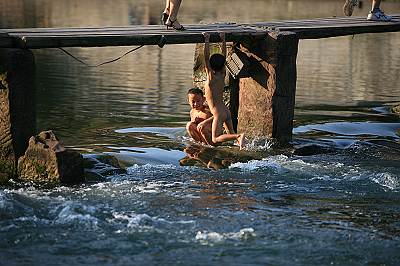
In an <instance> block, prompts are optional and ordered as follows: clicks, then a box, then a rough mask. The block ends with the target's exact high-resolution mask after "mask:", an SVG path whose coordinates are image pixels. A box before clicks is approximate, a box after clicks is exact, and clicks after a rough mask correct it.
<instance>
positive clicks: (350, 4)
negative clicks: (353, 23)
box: [343, 0, 357, 17]
mask: <svg viewBox="0 0 400 266" xmlns="http://www.w3.org/2000/svg"><path fill="white" fill-rule="evenodd" d="M356 5H357V0H346V3H344V6H343V13H344V14H345V15H346V16H348V17H350V16H351V15H353V11H354V7H355V6H356Z"/></svg>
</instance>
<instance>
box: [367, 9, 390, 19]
mask: <svg viewBox="0 0 400 266" xmlns="http://www.w3.org/2000/svg"><path fill="white" fill-rule="evenodd" d="M367 19H368V20H374V21H389V20H391V19H392V16H388V15H385V13H383V11H382V10H380V9H379V11H378V12H372V11H371V12H369V13H368V16H367Z"/></svg>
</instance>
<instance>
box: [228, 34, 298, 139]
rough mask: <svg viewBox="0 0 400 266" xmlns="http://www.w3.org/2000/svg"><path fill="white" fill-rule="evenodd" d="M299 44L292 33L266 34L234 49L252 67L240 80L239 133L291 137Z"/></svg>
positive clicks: (242, 43) (282, 137)
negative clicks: (244, 57) (244, 56)
mask: <svg viewBox="0 0 400 266" xmlns="http://www.w3.org/2000/svg"><path fill="white" fill-rule="evenodd" d="M298 41H299V39H298V37H297V35H296V34H295V33H292V32H276V31H269V33H268V35H267V37H266V38H265V39H264V40H262V41H247V42H241V43H240V44H239V45H237V46H236V49H238V50H239V51H241V52H243V53H245V54H246V56H247V57H248V59H249V61H250V63H251V66H252V69H251V70H250V77H248V78H241V79H240V81H239V110H238V132H244V133H246V134H247V135H248V136H265V137H270V138H278V139H291V138H292V130H293V118H294V106H295V94H296V79H297V72H296V58H297V51H298Z"/></svg>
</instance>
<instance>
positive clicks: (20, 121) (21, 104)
mask: <svg viewBox="0 0 400 266" xmlns="http://www.w3.org/2000/svg"><path fill="white" fill-rule="evenodd" d="M36 117H37V111H36V64H35V57H34V55H33V53H32V52H31V51H29V50H21V49H8V48H0V181H1V180H8V179H9V178H11V177H13V176H14V175H15V173H16V167H17V161H18V158H19V157H20V156H22V155H24V154H25V150H26V149H27V147H28V144H29V139H30V137H31V136H34V135H36V125H37V124H36Z"/></svg>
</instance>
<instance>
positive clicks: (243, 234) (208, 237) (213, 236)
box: [195, 228, 257, 245]
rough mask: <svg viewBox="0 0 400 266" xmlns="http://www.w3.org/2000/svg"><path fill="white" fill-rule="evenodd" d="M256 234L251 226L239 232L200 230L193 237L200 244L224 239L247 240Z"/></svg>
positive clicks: (210, 243)
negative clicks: (221, 232)
mask: <svg viewBox="0 0 400 266" xmlns="http://www.w3.org/2000/svg"><path fill="white" fill-rule="evenodd" d="M256 237H257V234H256V233H254V229H253V228H243V229H240V230H239V232H232V233H223V234H219V233H217V232H202V231H198V232H197V234H196V237H195V239H196V240H197V241H199V242H200V243H201V244H202V245H213V244H215V243H219V242H222V241H224V240H229V239H233V240H238V241H248V240H252V239H255V238H256Z"/></svg>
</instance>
